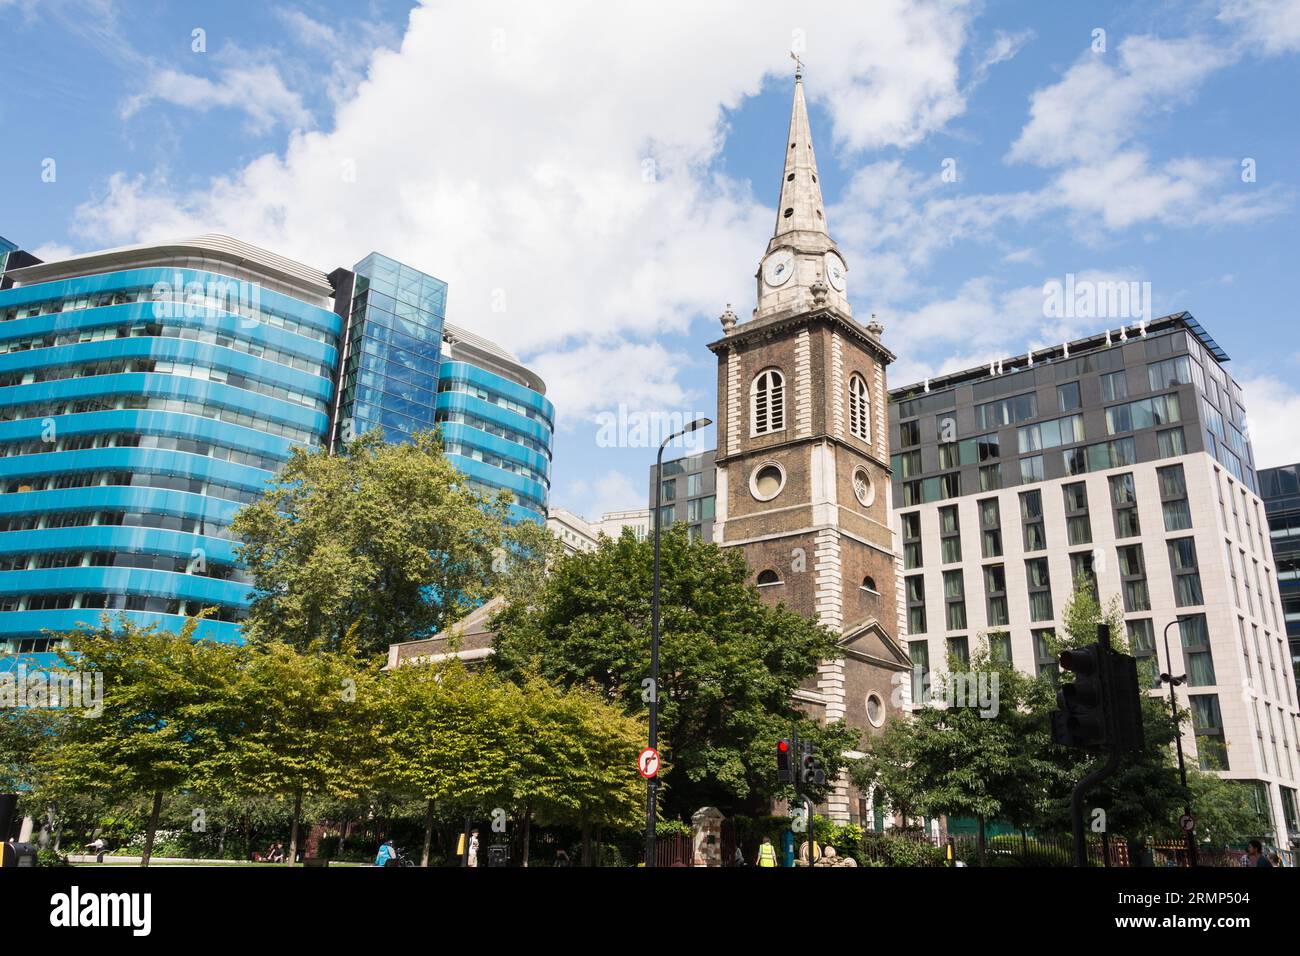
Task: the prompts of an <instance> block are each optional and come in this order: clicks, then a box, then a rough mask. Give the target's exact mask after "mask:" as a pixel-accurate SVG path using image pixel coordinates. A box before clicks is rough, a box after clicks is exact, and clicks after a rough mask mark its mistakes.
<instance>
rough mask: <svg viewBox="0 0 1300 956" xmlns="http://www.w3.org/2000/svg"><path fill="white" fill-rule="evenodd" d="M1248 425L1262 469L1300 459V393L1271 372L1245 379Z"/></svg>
mask: <svg viewBox="0 0 1300 956" xmlns="http://www.w3.org/2000/svg"><path fill="white" fill-rule="evenodd" d="M1241 388H1242V391H1243V392H1244V393H1245V399H1246V427H1247V434H1248V437H1249V438H1250V442H1251V445H1252V447H1253V448H1254V451H1255V464H1256V465H1257V466H1258V467H1259V468H1274V467H1277V466H1278V465H1290V464H1294V463H1295V462H1298V461H1300V428H1297V427H1296V422H1300V392H1298V391H1296V390H1295V389H1294V388H1293V387H1292V386H1291V385H1289V384H1287V383H1286V382H1283V381H1281V380H1280V379H1278V378H1275V377H1273V376H1271V375H1258V376H1254V377H1248V378H1245V379H1243V380H1242V381H1241Z"/></svg>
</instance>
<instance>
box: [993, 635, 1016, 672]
mask: <svg viewBox="0 0 1300 956" xmlns="http://www.w3.org/2000/svg"><path fill="white" fill-rule="evenodd" d="M988 641H989V660H991V661H995V662H997V663H999V664H1010V663H1012V660H1011V635H1010V634H1008V633H1007V632H1006V631H990V632H989V635H988Z"/></svg>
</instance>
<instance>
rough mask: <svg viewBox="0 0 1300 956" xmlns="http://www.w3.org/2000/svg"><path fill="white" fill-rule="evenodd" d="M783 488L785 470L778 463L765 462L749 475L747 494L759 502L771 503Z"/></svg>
mask: <svg viewBox="0 0 1300 956" xmlns="http://www.w3.org/2000/svg"><path fill="white" fill-rule="evenodd" d="M784 487H785V469H784V468H782V467H781V465H780V463H779V462H775V461H765V462H763V463H762V464H761V465H759V466H758V467H757V468H755V469H754V470H753V472H751V473H750V476H749V493H750V494H751V495H753V496H754V497H755V498H757V499H758V500H759V501H771V500H772V499H773V498H775V497H776V496H777V495H779V494H780V493H781V489H782V488H784Z"/></svg>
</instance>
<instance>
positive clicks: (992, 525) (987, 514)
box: [979, 498, 1002, 558]
mask: <svg viewBox="0 0 1300 956" xmlns="http://www.w3.org/2000/svg"><path fill="white" fill-rule="evenodd" d="M979 512H980V552H981V554H983V556H984V557H986V558H1000V557H1002V516H1001V513H1000V510H999V508H998V499H996V498H985V499H983V500H982V501H981V502H980V503H979Z"/></svg>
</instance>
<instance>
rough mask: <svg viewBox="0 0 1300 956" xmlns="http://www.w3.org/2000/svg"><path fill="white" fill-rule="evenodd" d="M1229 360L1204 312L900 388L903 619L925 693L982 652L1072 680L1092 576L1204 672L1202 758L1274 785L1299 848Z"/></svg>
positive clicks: (1137, 628)
mask: <svg viewBox="0 0 1300 956" xmlns="http://www.w3.org/2000/svg"><path fill="white" fill-rule="evenodd" d="M1227 361H1228V356H1227V354H1226V353H1225V352H1224V351H1223V349H1221V348H1220V347H1219V345H1218V344H1217V343H1216V342H1215V341H1214V340H1213V339H1212V338H1211V337H1210V336H1209V334H1208V333H1207V332H1206V331H1205V329H1203V328H1202V327H1201V325H1200V324H1199V323H1198V322H1197V321H1196V320H1195V319H1194V318H1193V317H1192V316H1191V315H1189V314H1188V313H1185V312H1184V313H1180V314H1177V315H1171V316H1165V317H1163V318H1160V319H1157V320H1154V321H1152V322H1150V323H1147V324H1146V327H1145V329H1144V330H1142V329H1137V328H1128V329H1112V330H1110V331H1106V332H1104V333H1101V334H1098V335H1094V336H1090V337H1088V338H1085V339H1080V340H1078V341H1074V342H1070V343H1063V344H1062V345H1060V346H1056V347H1053V348H1047V349H1041V350H1036V351H1034V352H1032V353H1028V354H1024V355H1019V356H1014V357H1007V358H1004V359H1001V360H998V361H996V362H993V363H991V364H990V365H988V366H981V367H979V368H973V369H968V370H965V371H961V372H956V373H953V374H950V375H945V376H942V377H940V378H935V379H931V380H929V381H928V382H918V383H916V384H914V385H910V386H906V387H903V388H898V389H894V390H892V391H891V393H890V406H889V420H890V429H891V435H890V439H891V441H890V445H891V447H892V448H893V449H895V453H894V455H893V458H892V464H893V483H892V489H891V490H892V495H893V501H892V506H893V507H892V521H893V524H894V531H895V534H897V535H898V538H899V544H900V545H901V553H902V557H901V563H902V568H901V569H900V580H901V582H902V586H901V588H900V595H899V598H900V601H899V603H900V632H901V633H902V634H904V635H905V636H906V638H907V640H908V649H909V653H910V655H911V658H912V660H913V662H914V664H915V665H916V667H917V669H916V671H914V675H913V681H912V685H913V686H912V696H913V698H914V700H916V701H919V700H921V699H922V698H923V697H924V696H925V694H926V692H927V682H928V678H929V673H930V672H931V670H935V671H943V670H946V669H948V668H949V667H950V666H957V667H960V666H962V663H963V662H965V661H968V660H970V659H971V657H972V656H973V655H974V653H975V652H976V651H977V650H979V649H981V648H987V649H988V651H989V653H991V654H993V655H996V656H999V657H1001V658H1003V659H1005V660H1009V661H1012V662H1013V663H1014V664H1015V665H1016V666H1017V667H1019V668H1020V669H1022V670H1024V671H1027V672H1029V673H1036V674H1047V675H1048V676H1053V677H1054V674H1055V669H1056V661H1055V659H1054V657H1053V654H1052V648H1051V639H1052V637H1053V636H1054V634H1055V631H1056V628H1057V627H1059V626H1060V625H1061V623H1062V622H1061V615H1062V612H1063V609H1064V607H1065V605H1066V602H1067V601H1068V599H1069V597H1070V594H1071V591H1072V590H1073V585H1074V582H1075V581H1077V580H1079V579H1080V578H1082V579H1083V580H1084V581H1085V582H1088V583H1090V584H1091V586H1092V587H1093V588H1094V590H1095V591H1096V592H1097V594H1098V596H1099V597H1100V598H1101V599H1102V601H1103V602H1106V601H1108V600H1109V599H1110V598H1111V596H1113V595H1118V596H1120V599H1121V601H1122V604H1123V609H1124V619H1125V623H1126V629H1127V632H1128V634H1127V636H1128V640H1129V644H1130V646H1131V647H1132V649H1133V652H1134V653H1135V654H1136V655H1137V656H1138V657H1139V658H1141V659H1144V660H1145V661H1146V662H1147V663H1146V666H1145V668H1144V670H1146V672H1147V673H1149V674H1150V673H1154V674H1159V673H1160V672H1161V671H1170V670H1171V672H1172V673H1175V674H1184V673H1185V674H1187V675H1188V683H1187V684H1186V685H1184V686H1182V687H1180V688H1179V689H1178V694H1179V696H1180V698H1181V703H1182V705H1183V706H1184V707H1186V708H1188V709H1189V710H1190V712H1191V718H1192V719H1191V721H1190V726H1189V725H1187V724H1185V725H1184V747H1185V750H1186V751H1187V753H1188V754H1189V759H1191V760H1192V761H1194V763H1195V764H1196V765H1198V766H1200V767H1201V768H1202V769H1203V770H1207V771H1213V772H1216V773H1218V774H1220V775H1222V776H1224V777H1229V778H1232V779H1238V780H1244V781H1249V782H1251V783H1253V784H1254V788H1255V789H1254V792H1255V794H1256V798H1257V808H1258V809H1259V810H1260V812H1261V817H1262V819H1263V820H1267V821H1268V823H1267V824H1262V825H1261V833H1260V836H1262V837H1265V838H1266V839H1269V840H1272V841H1273V842H1276V843H1279V844H1283V845H1286V844H1287V843H1289V842H1290V841H1292V840H1300V825H1298V824H1297V810H1296V804H1297V794H1296V790H1297V785H1298V784H1297V781H1298V780H1300V710H1297V699H1296V683H1295V678H1294V674H1293V671H1292V669H1291V667H1290V654H1289V652H1288V651H1287V648H1286V632H1285V620H1284V614H1283V610H1282V605H1281V599H1280V596H1279V592H1278V576H1279V571H1280V568H1279V566H1276V565H1275V564H1274V555H1273V551H1272V549H1270V547H1269V544H1268V536H1267V535H1266V531H1265V529H1266V522H1267V518H1266V516H1265V513H1264V503H1263V501H1261V499H1260V497H1259V494H1258V488H1259V479H1258V477H1257V475H1256V471H1255V464H1254V456H1253V452H1252V449H1251V447H1250V442H1249V440H1248V439H1247V437H1246V408H1245V399H1244V396H1243V395H1242V390H1241V388H1240V387H1239V385H1238V384H1237V383H1236V382H1235V381H1234V380H1233V379H1232V377H1231V376H1230V375H1229V374H1228V373H1227V372H1226V371H1225V369H1224V364H1225V363H1226V362H1227ZM1166 627H1169V628H1170V629H1171V630H1172V635H1171V636H1172V638H1173V639H1172V641H1171V648H1172V651H1171V652H1172V655H1173V658H1174V660H1173V661H1172V664H1171V663H1170V662H1168V661H1166V660H1165V659H1164V642H1163V641H1162V640H1161V636H1162V634H1163V632H1164V631H1165V629H1166ZM1152 692H1153V693H1158V692H1159V691H1158V689H1156V688H1153V690H1152Z"/></svg>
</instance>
